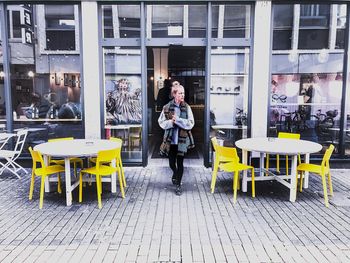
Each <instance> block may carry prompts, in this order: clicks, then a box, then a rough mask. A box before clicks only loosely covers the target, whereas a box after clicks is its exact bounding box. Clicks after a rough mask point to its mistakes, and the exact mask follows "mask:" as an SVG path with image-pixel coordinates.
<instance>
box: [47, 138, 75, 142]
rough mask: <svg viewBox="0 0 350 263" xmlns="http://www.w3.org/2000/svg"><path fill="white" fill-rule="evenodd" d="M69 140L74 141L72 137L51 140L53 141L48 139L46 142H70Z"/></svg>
mask: <svg viewBox="0 0 350 263" xmlns="http://www.w3.org/2000/svg"><path fill="white" fill-rule="evenodd" d="M70 140H74V137H64V138H53V139H49V140H47V141H48V142H58V141H70Z"/></svg>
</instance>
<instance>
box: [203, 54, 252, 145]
mask: <svg viewBox="0 0 350 263" xmlns="http://www.w3.org/2000/svg"><path fill="white" fill-rule="evenodd" d="M248 73H249V48H245V49H235V48H225V49H223V48H221V47H214V48H212V52H211V85H210V133H211V134H210V137H213V136H216V137H217V138H218V139H219V140H221V142H222V143H223V144H224V145H225V146H234V143H235V141H237V140H239V139H242V138H246V137H247V129H248Z"/></svg>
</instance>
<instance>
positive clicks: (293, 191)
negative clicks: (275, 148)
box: [289, 155, 298, 202]
mask: <svg viewBox="0 0 350 263" xmlns="http://www.w3.org/2000/svg"><path fill="white" fill-rule="evenodd" d="M297 164H298V155H293V156H292V164H291V172H290V176H291V177H290V194H289V201H291V202H295V199H296V187H297V186H296V175H297Z"/></svg>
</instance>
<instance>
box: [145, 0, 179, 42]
mask: <svg viewBox="0 0 350 263" xmlns="http://www.w3.org/2000/svg"><path fill="white" fill-rule="evenodd" d="M147 8H148V9H151V10H152V20H151V24H152V36H149V35H148V36H147V37H165V38H168V37H169V38H170V37H183V32H184V28H183V26H184V6H183V5H171V6H170V5H152V6H148V7H147ZM147 19H149V18H147Z"/></svg>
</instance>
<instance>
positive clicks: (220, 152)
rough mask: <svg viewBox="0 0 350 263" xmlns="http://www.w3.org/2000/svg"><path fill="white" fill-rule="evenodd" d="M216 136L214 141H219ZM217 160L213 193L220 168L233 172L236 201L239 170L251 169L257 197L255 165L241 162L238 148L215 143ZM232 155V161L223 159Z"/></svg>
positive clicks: (234, 197) (253, 187)
mask: <svg viewBox="0 0 350 263" xmlns="http://www.w3.org/2000/svg"><path fill="white" fill-rule="evenodd" d="M215 141H216V138H215V137H214V138H212V143H213V145H214V143H217V141H216V142H215ZM215 152H216V156H215V161H214V170H213V175H212V184H211V187H212V188H211V190H212V193H213V191H214V187H215V181H216V176H217V172H218V169H221V170H222V171H225V172H233V202H234V203H236V200H237V189H238V187H239V182H238V179H239V172H240V171H244V170H251V173H252V197H255V174H254V167H253V166H250V165H246V164H242V163H240V162H239V157H238V154H237V150H236V148H231V147H224V146H220V145H218V144H216V145H215ZM228 157H230V158H231V160H230V161H222V160H227V158H228Z"/></svg>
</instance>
